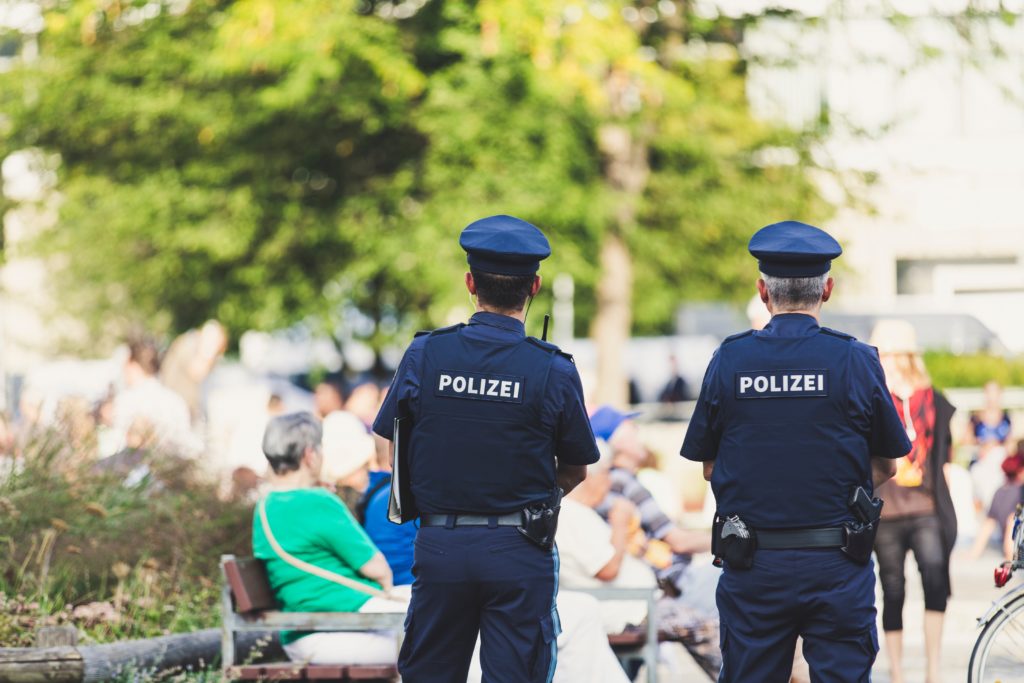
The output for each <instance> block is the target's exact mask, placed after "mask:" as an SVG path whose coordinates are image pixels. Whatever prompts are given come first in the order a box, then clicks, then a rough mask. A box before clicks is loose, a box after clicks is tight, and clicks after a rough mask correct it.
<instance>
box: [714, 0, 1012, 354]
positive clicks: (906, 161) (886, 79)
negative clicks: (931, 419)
mask: <svg viewBox="0 0 1024 683" xmlns="http://www.w3.org/2000/svg"><path fill="white" fill-rule="evenodd" d="M738 4H741V5H742V6H743V9H744V10H745V11H753V9H752V7H751V3H750V2H744V3H738ZM799 4H802V5H803V6H802V7H799V8H798V9H800V10H802V13H801V14H798V15H792V16H778V17H770V18H767V19H764V20H762V21H761V22H760V23H759V24H758V25H757V26H756V27H755V28H753V29H752V30H749V31H748V32H747V34H746V36H745V41H744V49H745V51H746V56H747V57H748V58H749V59H750V61H751V67H750V72H749V83H748V95H749V98H750V101H751V105H752V106H753V108H754V110H755V112H756V114H757V115H759V116H760V117H763V118H768V119H773V120H778V121H781V122H784V123H787V124H789V125H792V126H797V127H803V126H807V125H813V124H814V122H815V121H818V120H821V119H823V118H827V119H828V121H829V123H830V129H831V131H832V132H831V133H830V136H829V139H828V141H827V143H826V144H825V145H824V146H823V149H822V150H821V162H822V165H824V166H831V167H832V168H834V169H836V170H837V171H839V173H838V174H835V175H829V174H823V184H822V186H823V188H824V189H825V191H826V195H827V196H828V197H829V199H831V200H833V201H835V202H837V203H838V204H840V205H844V208H842V209H841V210H840V211H839V213H838V214H837V215H836V216H835V217H834V218H833V220H832V221H831V222H830V223H829V225H828V227H829V229H830V230H831V231H832V232H834V233H835V234H836V236H837V237H838V238H839V239H840V240H841V242H842V243H843V245H844V248H845V255H844V257H843V259H842V265H841V266H840V269H839V270H837V278H838V279H839V289H838V290H837V293H840V295H839V296H838V297H837V299H836V305H837V307H838V308H841V309H843V310H846V311H849V312H864V313H894V314H900V313H925V312H929V313H931V312H934V313H940V312H941V313H947V312H948V313H968V314H972V315H974V316H976V317H977V318H978V319H979V320H981V321H982V322H983V323H984V324H985V325H987V326H988V327H989V328H990V329H992V330H993V331H994V332H995V333H996V334H998V335H999V337H1000V339H1001V341H1002V342H1003V343H1004V344H1005V346H1006V347H1007V349H1008V350H1009V351H1011V352H1024V19H1020V18H1019V17H1020V9H1021V8H1018V10H1017V14H1016V15H1010V14H1006V15H1001V16H1000V15H996V14H992V15H989V16H987V17H981V18H975V19H971V20H970V21H966V20H964V19H963V18H962V15H961V14H960V13H961V12H963V10H964V7H962V6H959V5H960V3H956V2H945V3H937V2H936V3H929V2H912V3H911V2H904V3H902V4H903V5H905V7H902V8H901V7H900V6H899V5H900V4H901V3H894V4H887V5H886V7H885V8H882V7H879V6H877V5H872V4H871V3H853V2H846V3H843V2H804V3H799ZM1004 5H1005V3H1004ZM975 8H977V4H975ZM723 9H725V8H723ZM732 9H733V10H735V9H736V8H732ZM982 9H984V8H982ZM1011 9H1012V8H1011ZM900 12H903V13H902V14H901V13H900ZM839 178H841V179H843V180H841V181H840V180H838V179H839ZM860 178H867V179H869V181H870V182H867V183H864V182H861V180H859V179H860ZM843 183H847V188H848V189H849V188H852V190H853V192H854V195H855V196H856V197H857V198H858V200H859V201H857V202H854V203H853V204H852V205H851V204H850V203H849V202H848V201H847V198H846V197H844V193H843V187H842V185H843ZM952 346H953V349H954V350H956V343H955V340H953V344H952Z"/></svg>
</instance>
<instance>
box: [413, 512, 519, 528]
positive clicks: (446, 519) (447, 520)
mask: <svg viewBox="0 0 1024 683" xmlns="http://www.w3.org/2000/svg"><path fill="white" fill-rule="evenodd" d="M522 523H523V513H521V512H512V513H510V514H507V515H420V526H447V527H453V526H520V525H521V524H522Z"/></svg>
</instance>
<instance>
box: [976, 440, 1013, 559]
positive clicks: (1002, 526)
mask: <svg viewBox="0 0 1024 683" xmlns="http://www.w3.org/2000/svg"><path fill="white" fill-rule="evenodd" d="M1002 468H1003V473H1004V474H1006V483H1005V484H1003V485H1002V486H1001V487H1000V488H999V490H997V491H996V492H995V495H993V496H992V503H991V504H990V505H989V506H988V516H987V517H985V521H984V522H982V523H981V529H980V530H979V531H978V535H977V536H976V537H975V539H974V546H973V547H972V548H971V554H970V556H971V557H972V558H975V559H977V558H979V557H981V554H982V553H983V552H985V548H987V547H988V545H989V541H990V540H991V539H992V538H993V532H996V539H997V540H999V541H1002V540H1003V539H1004V538H1005V536H1006V523H1007V520H1008V519H1012V518H1013V513H1014V512H1015V511H1016V510H1017V503H1019V502H1020V497H1021V491H1022V490H1024V443H1022V444H1021V445H1020V446H1019V447H1018V449H1017V452H1016V453H1015V454H1014V455H1011V456H1010V457H1008V458H1007V459H1006V460H1004V461H1003V464H1002Z"/></svg>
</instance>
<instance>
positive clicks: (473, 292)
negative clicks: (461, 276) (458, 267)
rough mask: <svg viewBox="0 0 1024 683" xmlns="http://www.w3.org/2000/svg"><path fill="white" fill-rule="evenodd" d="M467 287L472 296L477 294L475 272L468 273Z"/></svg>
mask: <svg viewBox="0 0 1024 683" xmlns="http://www.w3.org/2000/svg"><path fill="white" fill-rule="evenodd" d="M466 289H468V290H469V295H470V296H476V282H475V281H474V280H473V273H466Z"/></svg>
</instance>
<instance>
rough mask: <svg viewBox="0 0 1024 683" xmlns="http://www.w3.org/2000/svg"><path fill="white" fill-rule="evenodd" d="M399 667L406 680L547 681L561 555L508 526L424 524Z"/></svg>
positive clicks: (551, 667)
mask: <svg viewBox="0 0 1024 683" xmlns="http://www.w3.org/2000/svg"><path fill="white" fill-rule="evenodd" d="M412 572H413V576H414V577H415V580H414V582H413V587H412V602H411V604H410V606H409V613H408V615H407V617H406V621H405V641H404V643H403V644H402V651H401V653H400V654H399V658H398V668H399V671H400V672H401V674H402V680H403V681H404V682H405V683H433V682H437V683H454V682H456V681H464V680H466V676H467V674H468V671H469V664H470V658H471V656H472V654H473V648H474V645H475V644H476V640H477V635H478V634H479V637H480V665H481V668H482V670H483V677H482V681H483V683H550V681H551V679H552V676H553V675H554V671H555V664H556V658H557V657H556V653H557V643H556V639H557V637H558V635H559V634H560V633H561V624H560V623H559V619H558V611H557V609H556V607H555V595H556V593H557V590H558V582H557V577H558V552H557V550H554V549H552V550H543V549H542V548H540V547H538V546H536V545H534V544H533V543H531V542H530V541H529V540H527V539H526V538H525V537H524V536H523V535H522V534H520V533H519V532H518V531H517V530H516V529H515V528H513V527H504V526H502V527H495V528H493V529H492V528H488V527H470V526H467V527H454V528H450V529H449V528H446V527H422V528H421V529H420V530H419V532H418V533H417V535H416V542H415V553H414V561H413V568H412Z"/></svg>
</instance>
